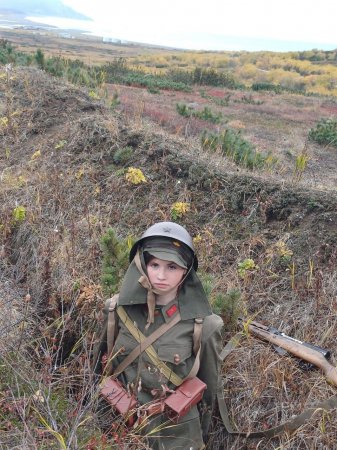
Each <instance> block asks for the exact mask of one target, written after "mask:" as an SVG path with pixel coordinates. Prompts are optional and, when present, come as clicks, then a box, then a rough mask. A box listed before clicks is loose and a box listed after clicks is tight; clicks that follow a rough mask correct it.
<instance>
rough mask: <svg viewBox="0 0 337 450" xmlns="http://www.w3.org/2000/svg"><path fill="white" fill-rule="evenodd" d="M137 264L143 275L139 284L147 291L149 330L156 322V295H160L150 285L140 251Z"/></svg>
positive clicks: (136, 260) (147, 324)
mask: <svg viewBox="0 0 337 450" xmlns="http://www.w3.org/2000/svg"><path fill="white" fill-rule="evenodd" d="M135 264H136V267H137V269H138V270H139V272H140V273H141V277H140V278H139V280H138V283H139V284H141V285H142V286H143V288H144V289H146V290H147V309H148V317H147V323H146V327H145V328H146V329H148V328H149V326H150V325H151V323H153V322H154V310H155V306H156V296H155V294H159V291H157V290H156V289H153V287H152V284H151V283H150V280H149V279H148V277H147V275H146V274H145V272H144V270H143V267H142V263H141V261H140V255H139V250H137V253H136V255H135Z"/></svg>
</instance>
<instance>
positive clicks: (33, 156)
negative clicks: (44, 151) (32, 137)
mask: <svg viewBox="0 0 337 450" xmlns="http://www.w3.org/2000/svg"><path fill="white" fill-rule="evenodd" d="M40 156H41V150H36V152H34V153H33V154H32V156H31V158H30V159H31V160H32V161H34V160H35V159H38V158H40Z"/></svg>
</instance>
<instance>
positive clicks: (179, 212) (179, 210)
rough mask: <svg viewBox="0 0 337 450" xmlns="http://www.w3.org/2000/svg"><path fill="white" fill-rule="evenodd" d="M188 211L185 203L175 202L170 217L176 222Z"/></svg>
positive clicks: (188, 205) (188, 207)
mask: <svg viewBox="0 0 337 450" xmlns="http://www.w3.org/2000/svg"><path fill="white" fill-rule="evenodd" d="M189 210H190V204H189V203H186V202H175V203H173V205H172V206H171V216H172V219H174V220H176V219H178V218H179V217H182V216H183V215H184V214H186V213H187V212H188V211H189Z"/></svg>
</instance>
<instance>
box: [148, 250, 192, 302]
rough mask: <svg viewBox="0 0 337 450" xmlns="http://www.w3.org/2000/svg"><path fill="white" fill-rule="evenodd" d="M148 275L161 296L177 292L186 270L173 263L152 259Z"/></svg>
mask: <svg viewBox="0 0 337 450" xmlns="http://www.w3.org/2000/svg"><path fill="white" fill-rule="evenodd" d="M146 268H147V274H148V277H149V280H150V283H151V284H152V287H153V288H154V289H156V290H157V291H158V292H159V293H160V294H168V293H170V292H174V291H177V288H178V285H179V284H180V282H181V280H182V279H183V276H184V275H185V273H186V269H184V268H183V267H180V266H178V264H176V263H174V262H172V261H164V260H163V259H158V258H152V259H151V260H150V262H149V263H148V264H147V266H146Z"/></svg>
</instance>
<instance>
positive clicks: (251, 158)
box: [201, 128, 276, 169]
mask: <svg viewBox="0 0 337 450" xmlns="http://www.w3.org/2000/svg"><path fill="white" fill-rule="evenodd" d="M201 143H202V146H203V148H204V149H208V150H210V151H213V152H214V151H217V150H220V151H221V152H222V154H223V155H224V156H228V157H230V158H232V159H233V160H234V162H235V163H236V164H239V165H242V166H244V167H247V168H248V169H255V168H259V167H263V166H265V165H273V164H274V163H275V162H276V160H275V159H274V158H272V157H271V155H269V154H264V153H261V152H258V151H257V150H255V148H254V147H253V145H252V144H251V143H250V142H248V141H246V140H245V139H243V138H242V137H241V132H240V131H234V130H232V129H230V128H228V129H226V130H225V131H224V132H223V133H220V134H216V133H211V132H208V131H205V132H204V133H203V134H202V137H201Z"/></svg>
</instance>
